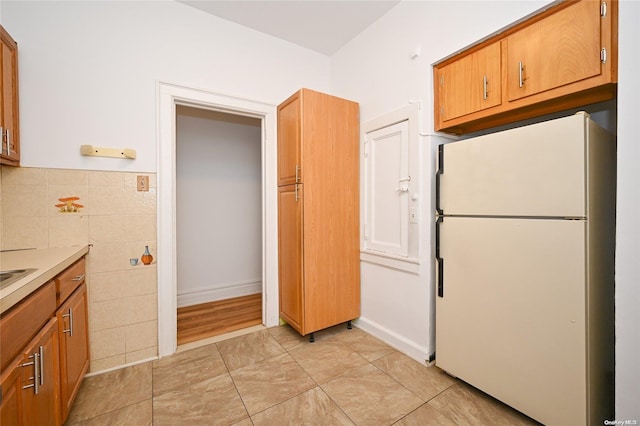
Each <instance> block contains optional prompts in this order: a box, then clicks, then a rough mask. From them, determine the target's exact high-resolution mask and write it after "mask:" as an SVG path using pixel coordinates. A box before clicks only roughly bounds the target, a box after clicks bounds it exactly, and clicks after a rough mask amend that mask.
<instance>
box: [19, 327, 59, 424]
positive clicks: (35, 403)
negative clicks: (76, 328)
mask: <svg viewBox="0 0 640 426" xmlns="http://www.w3.org/2000/svg"><path fill="white" fill-rule="evenodd" d="M57 321H58V320H57V319H56V318H51V320H49V322H48V323H47V325H45V326H44V327H43V329H42V330H41V331H40V333H38V335H37V336H36V337H35V338H34V339H33V340H32V341H31V343H30V344H29V345H28V346H27V349H26V350H25V351H24V353H23V356H22V364H21V369H22V371H21V376H22V414H23V424H24V425H28V426H49V425H51V426H56V425H59V424H61V422H60V384H59V382H58V378H59V361H58V328H57Z"/></svg>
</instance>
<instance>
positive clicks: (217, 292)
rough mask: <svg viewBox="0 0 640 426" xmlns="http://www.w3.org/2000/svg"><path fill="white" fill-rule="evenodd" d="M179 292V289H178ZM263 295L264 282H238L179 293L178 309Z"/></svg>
mask: <svg viewBox="0 0 640 426" xmlns="http://www.w3.org/2000/svg"><path fill="white" fill-rule="evenodd" d="M178 290H179V289H178ZM256 293H262V281H261V280H250V281H238V282H233V283H225V284H222V285H219V284H218V285H217V286H216V288H207V287H199V288H195V289H192V290H189V291H188V292H185V293H178V297H177V301H178V308H181V307H183V306H192V305H198V304H200V303H207V302H214V301H216V300H224V299H231V298H234V297H241V296H248V295H250V294H256Z"/></svg>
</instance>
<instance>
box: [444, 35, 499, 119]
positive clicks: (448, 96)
mask: <svg viewBox="0 0 640 426" xmlns="http://www.w3.org/2000/svg"><path fill="white" fill-rule="evenodd" d="M438 75H439V82H438V83H439V89H440V114H441V117H442V120H443V121H447V120H451V119H454V118H458V117H463V116H465V115H467V114H470V113H472V112H477V111H482V110H483V109H486V108H490V107H494V106H497V105H500V104H501V103H502V93H501V90H500V88H501V85H502V82H501V79H500V43H493V44H490V45H489V46H486V47H483V48H482V49H480V50H478V51H475V52H472V53H470V54H469V55H466V56H464V57H462V58H460V60H458V61H455V62H452V63H450V64H449V65H446V66H444V67H442V68H441V69H440V70H439V73H438Z"/></svg>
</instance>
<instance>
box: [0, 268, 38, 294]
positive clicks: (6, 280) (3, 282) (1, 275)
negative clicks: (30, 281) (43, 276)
mask: <svg viewBox="0 0 640 426" xmlns="http://www.w3.org/2000/svg"><path fill="white" fill-rule="evenodd" d="M35 271H36V269H34V268H29V269H12V270H9V271H0V289H4V288H6V287H8V286H10V285H11V284H13V283H14V282H16V281H18V280H20V279H22V278H24V277H26V276H27V275H29V274H30V273H32V272H35Z"/></svg>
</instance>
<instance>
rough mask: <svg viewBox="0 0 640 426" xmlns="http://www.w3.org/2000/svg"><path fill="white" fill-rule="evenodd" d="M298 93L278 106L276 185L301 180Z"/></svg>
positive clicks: (299, 105) (299, 101)
mask: <svg viewBox="0 0 640 426" xmlns="http://www.w3.org/2000/svg"><path fill="white" fill-rule="evenodd" d="M300 93H301V92H298V93H296V94H295V95H293V96H291V97H290V98H289V99H287V100H286V101H284V102H283V103H282V104H280V106H278V186H282V185H291V184H294V183H298V182H303V180H302V168H301V167H302V164H301V152H300V151H301V145H300V144H301V133H300V132H301V128H300V127H301V124H300V123H301V108H302V106H301V102H302V99H301V95H300Z"/></svg>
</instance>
